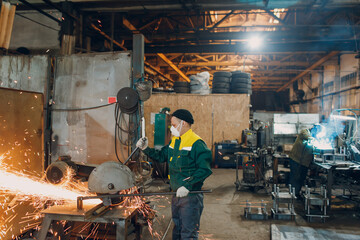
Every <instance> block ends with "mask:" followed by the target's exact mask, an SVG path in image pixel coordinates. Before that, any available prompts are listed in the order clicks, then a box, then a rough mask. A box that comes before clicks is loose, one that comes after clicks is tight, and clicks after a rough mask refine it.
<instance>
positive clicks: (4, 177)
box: [0, 154, 101, 239]
mask: <svg viewBox="0 0 360 240" xmlns="http://www.w3.org/2000/svg"><path fill="white" fill-rule="evenodd" d="M7 155H8V154H7ZM4 158H5V155H4V154H3V155H0V193H1V194H0V239H3V238H5V237H6V236H7V237H8V238H9V237H10V235H9V234H13V228H14V226H16V228H17V229H19V226H21V227H20V228H21V232H26V231H28V230H30V229H37V228H38V227H39V225H40V224H41V214H40V212H41V211H42V210H43V209H44V208H46V207H48V206H51V205H54V204H55V205H60V204H64V203H69V202H75V201H76V199H77V197H78V196H81V195H84V194H87V192H86V191H83V190H84V189H85V187H83V186H81V185H76V188H75V187H74V186H73V185H74V184H73V183H72V182H71V181H70V179H71V176H72V175H71V171H67V173H68V176H67V177H66V179H65V181H64V182H63V184H61V185H52V184H49V183H46V182H44V180H42V179H40V178H36V177H31V176H29V175H26V174H24V173H20V172H17V171H15V170H13V169H11V167H9V166H7V165H6V164H4V163H3V160H4ZM79 186H80V187H79ZM100 202H101V201H100V200H99V199H94V200H92V201H91V203H95V204H98V203H100ZM26 206H28V207H26ZM19 207H20V208H22V209H23V210H22V211H20V212H19ZM24 207H25V208H24ZM24 209H27V210H26V211H28V212H26V213H25V212H23V211H24ZM31 211H32V212H31ZM14 237H15V236H12V238H14Z"/></svg>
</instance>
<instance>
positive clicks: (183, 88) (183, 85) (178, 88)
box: [173, 82, 190, 93]
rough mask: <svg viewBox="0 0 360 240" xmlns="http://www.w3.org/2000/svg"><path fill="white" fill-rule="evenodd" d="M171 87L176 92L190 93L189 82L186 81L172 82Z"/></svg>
mask: <svg viewBox="0 0 360 240" xmlns="http://www.w3.org/2000/svg"><path fill="white" fill-rule="evenodd" d="M173 88H174V91H175V92H176V93H190V83H188V82H174V86H173Z"/></svg>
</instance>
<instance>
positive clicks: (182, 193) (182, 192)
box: [176, 186, 190, 197]
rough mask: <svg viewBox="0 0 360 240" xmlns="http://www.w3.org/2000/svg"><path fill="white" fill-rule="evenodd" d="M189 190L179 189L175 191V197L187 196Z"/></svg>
mask: <svg viewBox="0 0 360 240" xmlns="http://www.w3.org/2000/svg"><path fill="white" fill-rule="evenodd" d="M189 192H190V191H189V190H187V188H186V187H184V186H183V187H179V188H178V190H177V191H176V197H186V196H187V195H188V194H189Z"/></svg>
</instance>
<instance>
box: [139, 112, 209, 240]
mask: <svg viewBox="0 0 360 240" xmlns="http://www.w3.org/2000/svg"><path fill="white" fill-rule="evenodd" d="M193 123H194V119H193V116H192V114H191V113H190V112H189V111H188V110H186V109H178V110H176V111H175V112H174V113H173V114H172V117H171V125H172V126H171V129H170V130H171V133H172V135H173V138H172V139H171V141H170V143H169V145H166V146H164V147H163V148H162V149H161V150H155V149H153V148H149V147H148V140H147V138H141V139H140V140H139V141H138V142H137V144H136V146H137V147H139V148H140V149H142V150H143V152H144V153H145V154H146V155H147V156H149V157H150V158H151V159H153V160H154V161H158V162H165V161H167V162H168V164H169V179H170V188H171V190H172V191H176V196H174V197H173V198H172V202H171V210H172V211H171V212H172V220H173V222H174V224H175V226H174V229H173V234H172V239H173V240H180V239H181V240H190V239H194V240H195V239H198V234H199V227H200V217H201V213H202V211H203V208H204V204H203V194H202V193H197V194H189V192H190V191H196V190H201V187H202V186H203V183H204V180H205V179H206V178H207V177H209V176H210V175H211V173H212V171H211V168H210V164H211V161H212V154H211V151H210V150H209V148H208V147H207V146H206V144H205V142H204V141H203V140H202V139H201V138H200V137H199V136H198V135H196V134H195V133H194V132H193V131H192V129H191V125H192V124H193Z"/></svg>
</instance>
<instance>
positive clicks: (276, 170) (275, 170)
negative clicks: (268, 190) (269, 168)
mask: <svg viewBox="0 0 360 240" xmlns="http://www.w3.org/2000/svg"><path fill="white" fill-rule="evenodd" d="M278 164H279V159H278V158H276V157H274V158H273V183H274V184H277V183H278V177H279V165H278ZM274 191H275V190H274Z"/></svg>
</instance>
